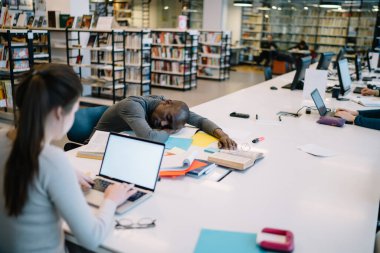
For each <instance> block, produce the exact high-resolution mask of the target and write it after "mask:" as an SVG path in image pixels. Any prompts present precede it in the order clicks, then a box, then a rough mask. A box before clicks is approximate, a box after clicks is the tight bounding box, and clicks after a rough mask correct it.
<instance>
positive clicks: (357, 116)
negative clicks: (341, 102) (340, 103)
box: [335, 109, 380, 130]
mask: <svg viewBox="0 0 380 253" xmlns="http://www.w3.org/2000/svg"><path fill="white" fill-rule="evenodd" d="M335 116H338V117H340V118H342V119H345V120H346V121H348V122H352V123H353V124H354V125H357V126H362V127H366V128H371V129H376V130H380V109H379V110H365V111H352V110H347V109H337V110H336V112H335Z"/></svg>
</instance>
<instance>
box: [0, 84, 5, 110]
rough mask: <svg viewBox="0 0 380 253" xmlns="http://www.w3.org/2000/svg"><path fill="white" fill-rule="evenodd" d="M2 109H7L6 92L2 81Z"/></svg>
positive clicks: (0, 101) (0, 102)
mask: <svg viewBox="0 0 380 253" xmlns="http://www.w3.org/2000/svg"><path fill="white" fill-rule="evenodd" d="M1 107H7V97H6V91H5V86H4V85H3V82H2V81H0V108H1Z"/></svg>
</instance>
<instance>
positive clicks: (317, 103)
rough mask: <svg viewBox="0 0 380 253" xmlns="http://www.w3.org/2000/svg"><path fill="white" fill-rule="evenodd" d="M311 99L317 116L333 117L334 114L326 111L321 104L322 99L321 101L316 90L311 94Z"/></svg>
mask: <svg viewBox="0 0 380 253" xmlns="http://www.w3.org/2000/svg"><path fill="white" fill-rule="evenodd" d="M311 98H312V99H313V101H314V104H315V106H316V107H317V109H318V112H319V115H321V116H331V117H334V116H335V113H334V112H331V111H328V110H327V108H326V106H325V103H324V102H323V99H322V97H321V95H320V94H319V91H318V89H315V90H313V92H312V93H311Z"/></svg>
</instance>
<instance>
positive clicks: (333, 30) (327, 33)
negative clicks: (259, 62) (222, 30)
mask: <svg viewBox="0 0 380 253" xmlns="http://www.w3.org/2000/svg"><path fill="white" fill-rule="evenodd" d="M376 16H377V12H374V11H372V10H365V9H363V10H360V11H355V10H352V9H351V10H349V9H347V10H344V11H339V12H338V11H331V10H326V9H323V8H318V7H309V8H308V9H307V10H305V9H303V8H302V9H300V8H298V9H297V8H294V7H292V8H287V9H285V8H283V9H282V10H281V11H280V10H274V9H270V10H265V11H258V10H257V8H252V7H244V8H243V11H242V19H241V20H242V21H241V22H242V23H241V27H242V30H241V44H242V45H243V46H246V47H247V48H248V49H247V50H246V52H245V53H244V54H243V61H247V62H252V61H253V57H254V56H257V55H258V53H259V51H260V43H261V41H262V40H263V39H264V38H265V37H266V35H267V34H272V36H273V41H274V42H275V43H276V44H277V45H278V47H279V48H280V49H282V50H287V49H288V48H290V47H292V46H294V45H296V44H297V43H298V42H299V41H300V40H301V39H303V40H305V41H306V42H307V43H308V44H309V47H311V49H313V50H315V51H318V52H327V51H332V52H338V50H339V49H340V48H341V47H348V48H351V49H352V51H355V52H356V51H364V50H366V49H368V48H371V47H372V41H373V34H374V27H375V24H376Z"/></svg>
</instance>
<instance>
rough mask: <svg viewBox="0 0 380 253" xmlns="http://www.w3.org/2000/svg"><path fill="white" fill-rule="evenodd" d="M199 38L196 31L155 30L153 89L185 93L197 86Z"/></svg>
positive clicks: (153, 35)
mask: <svg viewBox="0 0 380 253" xmlns="http://www.w3.org/2000/svg"><path fill="white" fill-rule="evenodd" d="M198 37H199V32H198V31H195V30H186V31H182V30H177V29H165V30H164V29H160V30H152V40H153V43H152V70H151V73H152V74H151V80H152V86H153V87H159V88H171V89H177V90H183V91H185V90H190V89H191V88H195V87H196V86H197V78H196V74H197V50H198Z"/></svg>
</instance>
